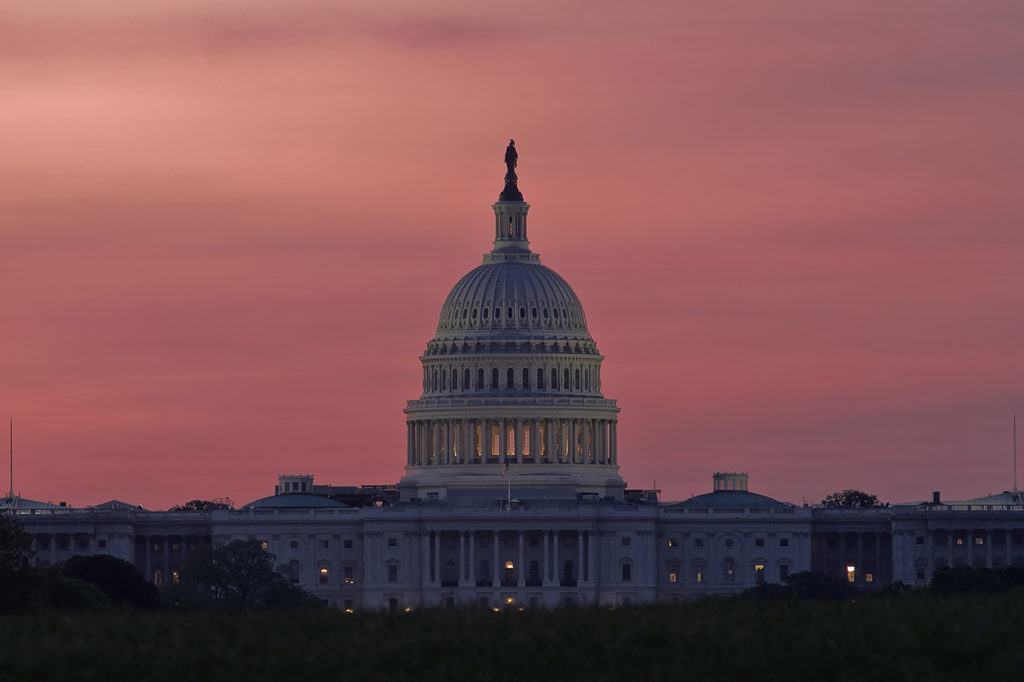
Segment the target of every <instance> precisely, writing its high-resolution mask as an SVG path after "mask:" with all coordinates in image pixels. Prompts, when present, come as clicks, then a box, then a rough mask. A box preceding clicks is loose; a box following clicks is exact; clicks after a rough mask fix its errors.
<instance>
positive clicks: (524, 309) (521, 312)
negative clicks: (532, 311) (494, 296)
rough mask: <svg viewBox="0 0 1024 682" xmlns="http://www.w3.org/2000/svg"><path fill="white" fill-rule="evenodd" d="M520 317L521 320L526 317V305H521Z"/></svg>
mask: <svg viewBox="0 0 1024 682" xmlns="http://www.w3.org/2000/svg"><path fill="white" fill-rule="evenodd" d="M519 319H520V320H525V319H526V307H525V306H519Z"/></svg>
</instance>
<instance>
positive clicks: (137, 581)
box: [63, 554, 160, 609]
mask: <svg viewBox="0 0 1024 682" xmlns="http://www.w3.org/2000/svg"><path fill="white" fill-rule="evenodd" d="M63 573H64V575H66V576H70V577H72V578H78V579H79V580H82V581H84V582H86V583H89V584H91V585H95V586H96V587H97V588H99V590H100V591H101V592H103V594H105V595H106V596H107V598H108V599H110V601H111V602H112V603H114V604H118V605H122V606H134V607H137V608H141V609H153V608H156V607H158V606H159V605H160V593H159V591H158V590H157V589H156V586H155V585H153V583H151V582H148V581H147V580H146V579H145V578H143V577H142V574H141V573H139V572H138V571H137V570H135V567H134V566H132V565H131V564H130V563H128V562H127V561H125V560H124V559H118V558H117V557H112V556H110V555H109V554H89V555H76V556H73V557H71V558H70V559H68V560H67V562H66V563H65V564H64V567H63Z"/></svg>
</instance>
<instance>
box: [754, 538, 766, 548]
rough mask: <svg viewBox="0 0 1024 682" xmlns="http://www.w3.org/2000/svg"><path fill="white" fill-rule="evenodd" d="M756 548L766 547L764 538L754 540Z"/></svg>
mask: <svg viewBox="0 0 1024 682" xmlns="http://www.w3.org/2000/svg"><path fill="white" fill-rule="evenodd" d="M754 547H764V538H754Z"/></svg>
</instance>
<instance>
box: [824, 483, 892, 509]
mask: <svg viewBox="0 0 1024 682" xmlns="http://www.w3.org/2000/svg"><path fill="white" fill-rule="evenodd" d="M821 503H822V504H823V505H825V506H826V507H843V508H846V509H852V508H854V507H881V506H882V503H881V502H879V501H878V495H869V494H868V493H866V492H864V491H863V490H854V489H852V488H849V489H847V490H843V491H842V492H837V493H832V494H831V495H829V496H828V497H826V498H825V499H824V500H822V501H821Z"/></svg>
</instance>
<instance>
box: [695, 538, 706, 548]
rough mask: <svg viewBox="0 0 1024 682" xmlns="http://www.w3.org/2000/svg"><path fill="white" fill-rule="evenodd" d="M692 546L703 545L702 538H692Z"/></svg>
mask: <svg viewBox="0 0 1024 682" xmlns="http://www.w3.org/2000/svg"><path fill="white" fill-rule="evenodd" d="M693 546H694V547H703V546H704V538H694V539H693Z"/></svg>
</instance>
